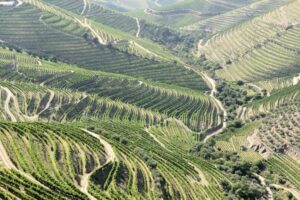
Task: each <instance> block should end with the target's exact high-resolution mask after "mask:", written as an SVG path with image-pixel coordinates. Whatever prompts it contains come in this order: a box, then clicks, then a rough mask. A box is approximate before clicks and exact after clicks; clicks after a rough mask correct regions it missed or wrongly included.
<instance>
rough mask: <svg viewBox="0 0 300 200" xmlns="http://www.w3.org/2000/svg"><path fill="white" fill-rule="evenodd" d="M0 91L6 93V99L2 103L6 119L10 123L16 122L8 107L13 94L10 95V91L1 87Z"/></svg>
mask: <svg viewBox="0 0 300 200" xmlns="http://www.w3.org/2000/svg"><path fill="white" fill-rule="evenodd" d="M1 89H2V90H4V91H5V93H6V99H5V101H4V112H5V113H6V114H7V115H8V117H9V118H10V120H11V121H12V122H16V121H17V119H16V118H15V116H14V115H13V114H12V112H11V111H10V106H9V103H10V100H11V99H12V97H13V94H12V93H11V91H10V90H9V89H8V88H6V87H2V86H1Z"/></svg>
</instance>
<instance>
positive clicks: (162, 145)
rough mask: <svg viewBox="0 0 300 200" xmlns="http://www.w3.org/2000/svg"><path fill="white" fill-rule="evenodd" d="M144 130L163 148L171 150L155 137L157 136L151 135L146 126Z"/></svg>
mask: <svg viewBox="0 0 300 200" xmlns="http://www.w3.org/2000/svg"><path fill="white" fill-rule="evenodd" d="M144 131H146V132H147V133H148V134H149V135H150V137H152V138H153V140H154V141H155V142H157V143H158V144H159V145H160V146H161V147H162V148H164V149H165V150H167V151H169V152H172V151H171V150H170V149H168V148H167V147H166V146H165V145H164V144H163V143H162V142H161V141H159V139H157V137H156V136H155V135H153V134H152V133H151V132H150V131H149V129H148V128H146V127H145V128H144Z"/></svg>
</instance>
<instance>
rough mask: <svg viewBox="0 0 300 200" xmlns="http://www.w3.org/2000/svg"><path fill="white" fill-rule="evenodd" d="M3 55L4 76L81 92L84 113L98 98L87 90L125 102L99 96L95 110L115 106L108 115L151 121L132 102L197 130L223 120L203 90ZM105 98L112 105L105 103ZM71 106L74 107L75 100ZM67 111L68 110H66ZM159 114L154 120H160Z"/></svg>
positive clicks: (20, 55) (2, 52)
mask: <svg viewBox="0 0 300 200" xmlns="http://www.w3.org/2000/svg"><path fill="white" fill-rule="evenodd" d="M0 55H1V56H0V57H1V59H0V60H1V61H0V63H1V64H0V65H1V68H0V69H1V70H0V72H1V73H0V74H1V78H3V79H6V80H10V81H24V82H33V83H37V84H40V85H44V86H47V87H54V88H58V89H68V90H73V91H79V92H82V93H83V94H81V95H80V94H79V96H78V97H76V99H78V100H80V101H82V103H79V102H77V103H79V104H78V107H81V108H80V110H81V109H82V112H83V114H84V116H86V114H85V113H86V112H88V113H89V112H91V114H92V111H91V110H90V111H88V110H89V109H93V107H94V106H93V104H94V103H93V102H94V101H96V102H97V101H98V100H96V99H94V97H92V96H91V97H88V98H86V97H84V93H87V94H90V95H96V96H98V97H100V98H109V99H111V100H114V101H116V102H122V103H120V104H119V105H118V103H113V102H111V103H112V104H111V103H109V101H107V102H106V101H105V100H103V99H102V100H101V99H100V102H98V103H96V105H97V104H99V105H98V106H96V108H95V109H96V110H97V109H100V108H101V107H102V109H100V110H101V111H102V110H103V109H104V110H105V108H106V109H108V110H110V109H112V111H111V113H110V112H109V116H110V115H112V116H114V115H115V114H113V113H114V112H116V110H117V111H118V112H117V113H119V112H120V114H121V115H122V116H123V115H124V114H125V113H124V112H129V111H130V110H132V111H133V114H134V113H135V114H134V116H131V114H129V116H128V113H126V116H127V117H130V116H131V118H135V117H137V118H139V119H141V120H144V119H146V118H147V120H150V121H152V120H153V119H154V118H152V117H150V115H149V116H148V117H146V115H145V116H144V117H142V116H143V115H144V114H142V112H144V111H141V112H140V111H138V110H136V108H134V107H131V106H129V107H128V106H127V105H126V104H131V105H134V106H135V107H139V108H143V109H147V110H151V111H153V112H156V113H161V114H162V115H166V116H168V117H174V118H177V119H180V120H182V121H183V122H184V123H185V124H186V125H187V126H189V127H190V128H191V129H193V130H196V131H199V130H204V129H209V128H211V127H215V126H217V125H218V124H219V123H221V121H220V119H219V118H220V117H219V112H220V111H219V108H218V106H217V104H216V103H215V102H214V100H213V99H212V98H211V97H209V96H208V95H204V94H203V93H201V92H196V91H193V90H187V89H185V88H180V87H174V86H169V85H164V84H157V83H153V82H149V81H144V80H139V79H135V78H132V77H126V76H122V75H116V74H109V73H104V72H100V71H89V70H86V69H81V68H78V67H75V66H71V65H66V64H64V63H53V62H49V61H44V60H39V59H36V58H33V57H32V56H29V55H26V54H18V53H13V52H10V51H8V50H4V49H2V51H1V54H0ZM14 64H16V65H17V69H16V68H14ZM20 91H22V89H20ZM25 94H26V93H25ZM58 94H59V92H58ZM44 95H45V94H44ZM42 96H43V95H42ZM48 96H49V95H48ZM71 96H72V95H71ZM80 96H81V97H80ZM105 102H106V103H107V104H108V105H110V106H108V105H107V106H105V104H106V103H105ZM77 103H75V104H73V106H75V107H76V105H77ZM103 103H104V104H103ZM123 103H125V104H123ZM70 106H71V107H72V104H70ZM82 106H87V108H86V109H84V107H82ZM103 106H105V107H103ZM54 107H55V106H54ZM124 109H125V110H124ZM64 112H65V114H67V112H66V111H64ZM102 112H103V111H102ZM102 112H100V113H99V116H98V117H100V118H101V117H102V116H101V115H102V114H104V113H102ZM101 113H102V114H101ZM122 113H123V114H122ZM107 114H108V113H107ZM97 115H98V114H96V116H97ZM104 115H106V114H104ZM117 115H119V114H117ZM86 117H88V116H86ZM145 117H146V118H145ZM153 117H154V116H153ZM75 118H76V117H75ZM79 118H82V117H79ZM117 118H118V117H117ZM121 118H122V117H121ZM159 118H160V117H158V118H157V119H156V120H155V121H158V119H159Z"/></svg>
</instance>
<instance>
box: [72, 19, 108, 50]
mask: <svg viewBox="0 0 300 200" xmlns="http://www.w3.org/2000/svg"><path fill="white" fill-rule="evenodd" d="M74 19H75V21H76V22H78V23H79V24H80V25H81V26H82V27H85V28H87V29H89V30H90V31H91V33H92V35H93V36H94V37H96V38H97V39H98V41H99V42H100V44H103V45H106V42H105V41H104V40H103V38H102V37H101V36H100V35H99V33H98V32H97V31H96V30H95V29H94V28H93V27H92V26H91V25H90V24H89V22H88V20H87V19H86V18H85V19H84V22H82V21H81V20H80V19H78V18H74Z"/></svg>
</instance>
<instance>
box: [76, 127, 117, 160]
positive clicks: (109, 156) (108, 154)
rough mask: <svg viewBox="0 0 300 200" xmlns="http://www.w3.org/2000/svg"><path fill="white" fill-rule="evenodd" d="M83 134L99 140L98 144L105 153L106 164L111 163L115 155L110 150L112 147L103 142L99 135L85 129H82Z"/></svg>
mask: <svg viewBox="0 0 300 200" xmlns="http://www.w3.org/2000/svg"><path fill="white" fill-rule="evenodd" d="M82 130H83V131H84V132H86V133H88V134H90V135H91V136H93V137H95V138H97V139H99V141H100V143H101V144H102V145H103V146H104V151H105V153H106V163H108V162H113V161H114V160H115V159H116V154H115V152H114V150H113V148H112V146H111V145H110V144H109V143H108V142H106V141H105V140H103V139H102V138H101V137H100V135H99V134H97V133H94V132H92V131H89V130H87V129H82Z"/></svg>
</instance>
